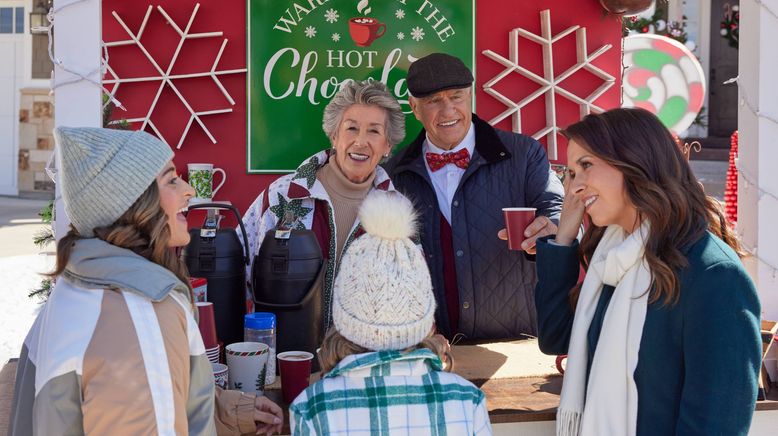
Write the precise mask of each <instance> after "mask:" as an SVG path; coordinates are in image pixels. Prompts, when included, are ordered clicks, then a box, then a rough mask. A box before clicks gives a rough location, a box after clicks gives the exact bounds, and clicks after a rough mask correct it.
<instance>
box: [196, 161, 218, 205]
mask: <svg viewBox="0 0 778 436" xmlns="http://www.w3.org/2000/svg"><path fill="white" fill-rule="evenodd" d="M187 168H188V170H189V171H188V173H189V184H190V185H191V186H192V188H194V190H195V198H193V199H192V200H193V201H199V202H204V201H211V200H212V199H213V196H214V195H216V192H217V191H219V188H221V187H222V185H224V182H225V181H227V173H225V172H224V170H223V169H221V168H214V167H213V164H209V163H191V164H189V165H187ZM218 172H221V174H222V180H221V183H219V186H217V187H216V188H214V187H213V174H214V173H218Z"/></svg>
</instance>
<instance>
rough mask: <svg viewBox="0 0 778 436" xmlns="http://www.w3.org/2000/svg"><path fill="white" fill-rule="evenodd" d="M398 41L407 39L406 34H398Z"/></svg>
mask: <svg viewBox="0 0 778 436" xmlns="http://www.w3.org/2000/svg"><path fill="white" fill-rule="evenodd" d="M397 39H399V40H400V41H402V40H403V39H405V34H404V33H402V32H397Z"/></svg>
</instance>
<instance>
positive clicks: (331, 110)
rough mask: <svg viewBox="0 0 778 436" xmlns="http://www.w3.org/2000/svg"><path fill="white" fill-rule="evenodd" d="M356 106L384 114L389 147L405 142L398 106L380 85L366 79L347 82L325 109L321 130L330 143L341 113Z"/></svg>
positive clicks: (341, 117) (400, 112) (403, 116)
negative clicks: (367, 106)
mask: <svg viewBox="0 0 778 436" xmlns="http://www.w3.org/2000/svg"><path fill="white" fill-rule="evenodd" d="M355 104H364V105H371V106H377V107H379V108H381V109H383V110H385V111H386V139H387V142H388V143H389V146H390V147H394V146H395V145H397V144H399V143H400V142H402V140H403V139H404V138H405V114H403V112H402V109H401V108H400V103H398V102H397V99H396V98H394V96H393V95H392V94H390V93H389V90H388V89H387V88H386V85H384V84H383V83H382V82H379V81H377V80H373V79H367V80H363V81H354V80H350V81H348V82H346V83H345V84H344V85H343V87H342V88H341V89H340V91H338V93H337V94H335V97H333V98H332V101H330V102H329V104H327V107H325V108H324V119H323V120H322V128H323V129H324V133H325V134H327V137H328V138H330V140H333V139H334V138H335V133H337V131H338V127H339V126H340V122H341V120H342V119H343V113H344V112H346V109H348V108H349V107H351V106H352V105H355Z"/></svg>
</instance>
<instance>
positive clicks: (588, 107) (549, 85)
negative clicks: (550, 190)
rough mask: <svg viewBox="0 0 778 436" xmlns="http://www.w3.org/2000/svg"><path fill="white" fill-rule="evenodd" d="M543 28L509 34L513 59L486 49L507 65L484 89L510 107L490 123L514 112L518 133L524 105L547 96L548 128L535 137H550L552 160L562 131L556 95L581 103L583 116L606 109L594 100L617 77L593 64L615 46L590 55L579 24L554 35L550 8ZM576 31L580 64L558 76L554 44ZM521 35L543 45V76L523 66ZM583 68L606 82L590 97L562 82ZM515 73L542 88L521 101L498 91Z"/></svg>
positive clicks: (543, 18)
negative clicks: (555, 66) (568, 87)
mask: <svg viewBox="0 0 778 436" xmlns="http://www.w3.org/2000/svg"><path fill="white" fill-rule="evenodd" d="M540 27H541V35H537V34H534V33H532V32H529V31H527V30H525V29H522V28H520V27H517V28H515V29H513V30H511V31H510V34H509V37H508V42H509V48H508V51H509V54H508V56H509V59H506V58H504V57H503V56H501V55H499V54H497V53H495V52H493V51H491V50H484V51H483V54H484V55H485V56H486V57H488V58H489V59H492V60H493V61H495V62H497V63H499V64H501V65H502V66H504V67H505V69H504V70H503V71H502V72H500V73H499V74H498V75H496V76H495V77H494V78H492V79H491V80H489V81H488V82H486V83H484V86H483V88H484V92H486V93H487V94H489V95H491V96H492V97H494V98H496V99H497V100H499V101H500V102H501V103H503V104H504V105H505V106H507V107H508V109H506V110H505V111H504V112H503V113H501V114H499V115H497V116H496V117H494V118H493V119H491V120H489V123H490V124H496V123H499V122H500V121H502V120H504V119H505V118H507V117H509V116H511V115H512V116H513V119H512V129H513V131H514V132H517V133H518V132H521V108H523V107H524V106H526V105H527V104H529V103H530V102H532V101H534V100H535V99H537V98H539V97H540V96H545V100H546V127H544V128H542V129H541V130H539V131H538V132H535V133H534V134H533V135H532V137H533V138H535V139H540V138H542V137H544V136H546V137H547V144H548V158H549V159H550V160H556V159H558V156H557V133H558V132H559V130H561V128H560V127H559V126H557V120H556V105H555V97H556V94H559V95H560V96H561V97H564V98H566V99H568V100H570V101H572V102H573V103H576V104H578V105H579V108H580V114H581V116H582V117H583V116H584V115H587V114H589V113H591V112H592V111H593V112H596V113H599V112H602V111H603V109H602V108H600V107H599V106H597V105H595V104H594V101H596V100H597V99H598V98H599V97H600V96H601V95H602V94H604V93H605V91H607V90H608V89H609V88H610V87H611V86H613V85H614V84H615V80H616V79H615V78H614V77H613V76H611V75H610V74H608V73H606V72H605V71H603V70H602V69H600V68H598V67H596V66H594V65H592V63H591V62H592V61H593V60H595V59H597V58H598V57H600V55H602V54H603V53H605V52H606V51H608V50H610V49H611V47H612V46H611V45H610V44H606V45H604V46H602V47H600V48H598V49H597V50H595V51H594V52H593V53H591V54H589V51H588V49H587V47H586V28H584V27H581V26H577V25H576V26H572V27H569V28H567V29H565V30H563V31H562V32H561V33H558V34H556V35H552V34H551V11H550V10H548V9H546V10H544V11H541V12H540ZM573 32H575V41H576V63H575V65H573V66H571V67H570V68H568V69H567V70H565V71H564V72H563V73H562V74H559V75H556V74H555V72H554V59H553V56H554V47H553V45H554V43H555V42H557V41H559V40H560V39H562V38H564V37H565V36H567V35H569V34H571V33H573ZM519 36H521V37H523V38H526V39H529V40H530V41H533V42H536V43H538V44H540V45H541V46H542V47H543V77H541V76H538V75H537V74H535V73H533V72H531V71H529V70H527V69H526V68H524V67H522V66H521V65H519ZM581 69H583V70H586V71H588V72H590V73H592V74H593V75H595V76H597V77H599V78H600V79H602V81H603V83H602V85H600V86H599V87H598V88H597V89H596V90H594V92H592V93H591V94H589V95H588V96H586V97H579V96H577V95H575V94H573V93H572V92H570V91H568V90H566V89H565V88H563V87H562V85H561V83H562V82H563V81H564V80H565V79H567V78H569V77H570V76H572V75H573V74H574V73H576V72H577V71H579V70H581ZM513 72H515V73H517V74H519V75H521V76H524V77H526V78H528V79H530V80H532V81H533V82H535V83H537V84H538V85H540V88H538V89H537V90H536V91H534V92H533V93H531V94H530V95H528V96H526V97H524V98H523V99H522V100H520V101H517V102H516V101H513V100H511V99H509V98H508V97H506V96H504V95H502V94H500V93H499V92H497V90H495V89H494V88H493V87H494V86H495V85H496V84H497V83H498V82H500V81H501V80H502V79H504V78H505V77H507V76H508V75H509V74H511V73H513Z"/></svg>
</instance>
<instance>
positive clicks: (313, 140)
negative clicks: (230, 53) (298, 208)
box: [247, 0, 475, 173]
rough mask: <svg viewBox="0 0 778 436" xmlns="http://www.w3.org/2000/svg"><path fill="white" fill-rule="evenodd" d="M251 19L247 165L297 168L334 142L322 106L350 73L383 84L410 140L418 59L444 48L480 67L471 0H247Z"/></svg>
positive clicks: (261, 169) (415, 126)
mask: <svg viewBox="0 0 778 436" xmlns="http://www.w3.org/2000/svg"><path fill="white" fill-rule="evenodd" d="M248 21H249V22H248V27H249V32H248V33H249V43H248V65H249V67H248V70H249V81H248V99H247V100H248V106H249V107H248V111H247V112H248V135H247V137H248V159H247V160H248V172H250V173H277V172H287V171H292V170H294V169H295V168H297V166H298V165H299V164H300V163H301V162H302V161H303V160H304V159H305V158H307V157H309V156H310V155H312V154H314V153H316V152H317V151H320V150H322V149H325V148H328V147H329V146H330V142H329V139H327V137H326V135H324V132H323V131H322V128H321V124H322V114H323V112H324V107H325V106H326V105H327V103H328V102H329V101H330V99H331V98H332V97H333V96H334V95H335V93H336V92H337V91H338V90H339V89H340V87H341V86H342V84H343V83H344V82H345V81H348V80H364V79H367V78H373V79H374V80H380V81H382V82H384V83H386V85H387V86H388V87H389V89H390V91H391V92H392V93H393V94H394V95H395V97H397V99H398V100H399V101H400V104H401V106H402V108H403V111H404V112H405V113H406V114H407V116H406V130H407V132H408V133H407V135H406V141H405V143H408V142H410V141H411V140H413V138H414V137H415V136H416V134H417V133H418V132H419V131H420V129H421V125H420V124H419V122H418V121H416V119H415V118H414V117H413V114H412V113H411V110H410V107H409V106H408V88H407V87H406V84H405V76H406V73H407V71H408V66H409V65H410V64H411V62H413V61H414V60H416V59H418V58H420V57H422V56H425V55H427V54H429V53H433V52H444V53H449V54H451V55H454V56H457V57H459V58H460V59H462V60H463V61H464V62H465V64H467V65H468V66H469V67H470V68H471V69H474V68H473V67H474V62H473V58H474V50H475V47H474V21H475V1H474V0H464V1H463V0H249V2H248ZM402 145H404V144H402Z"/></svg>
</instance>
